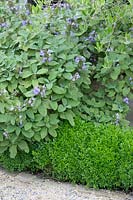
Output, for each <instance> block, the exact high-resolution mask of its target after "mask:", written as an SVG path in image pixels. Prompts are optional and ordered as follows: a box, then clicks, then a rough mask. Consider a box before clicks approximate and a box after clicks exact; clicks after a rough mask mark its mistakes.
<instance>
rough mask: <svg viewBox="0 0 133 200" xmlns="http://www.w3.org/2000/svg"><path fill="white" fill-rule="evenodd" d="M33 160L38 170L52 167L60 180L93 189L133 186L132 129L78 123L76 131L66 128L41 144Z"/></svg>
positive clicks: (67, 125)
mask: <svg viewBox="0 0 133 200" xmlns="http://www.w3.org/2000/svg"><path fill="white" fill-rule="evenodd" d="M48 152H49V161H48V159H47V157H48V155H47V154H48ZM33 157H34V162H35V163H37V164H36V166H37V165H38V167H37V168H38V169H41V170H43V171H44V173H45V170H46V169H48V168H49V170H51V174H52V176H53V177H55V178H57V179H59V180H63V181H71V182H74V183H82V184H87V186H89V187H93V188H108V189H124V190H128V189H131V188H132V187H133V130H128V129H127V130H123V129H120V128H119V127H115V126H113V125H108V126H104V125H99V126H98V125H94V124H91V123H86V122H83V121H81V120H77V122H76V125H75V127H73V128H72V127H70V125H69V124H65V125H63V126H62V127H61V128H60V129H59V132H58V137H57V138H56V139H55V140H54V141H53V142H50V143H48V144H46V143H45V144H43V143H42V144H41V145H40V147H38V148H37V149H36V150H34V151H33ZM45 158H46V159H45Z"/></svg>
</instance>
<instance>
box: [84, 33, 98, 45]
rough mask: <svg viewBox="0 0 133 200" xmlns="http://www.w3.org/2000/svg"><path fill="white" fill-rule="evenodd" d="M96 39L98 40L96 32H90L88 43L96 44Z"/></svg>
mask: <svg viewBox="0 0 133 200" xmlns="http://www.w3.org/2000/svg"><path fill="white" fill-rule="evenodd" d="M95 38H96V32H95V31H92V32H90V34H89V36H88V37H87V38H86V41H87V40H89V41H90V42H92V43H93V42H95Z"/></svg>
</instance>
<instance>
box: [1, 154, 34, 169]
mask: <svg viewBox="0 0 133 200" xmlns="http://www.w3.org/2000/svg"><path fill="white" fill-rule="evenodd" d="M32 159H33V157H32V154H30V153H29V154H27V153H25V152H23V153H22V152H18V154H17V155H16V157H15V159H14V158H10V157H9V153H8V152H5V153H4V154H2V155H0V166H1V167H3V168H4V169H7V170H9V171H20V172H21V171H24V170H28V169H29V170H30V171H32V168H33V165H32V164H31V162H32Z"/></svg>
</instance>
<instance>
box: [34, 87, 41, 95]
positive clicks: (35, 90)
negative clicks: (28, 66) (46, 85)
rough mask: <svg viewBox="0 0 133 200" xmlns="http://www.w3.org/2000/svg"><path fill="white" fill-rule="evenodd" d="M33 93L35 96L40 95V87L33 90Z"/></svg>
mask: <svg viewBox="0 0 133 200" xmlns="http://www.w3.org/2000/svg"><path fill="white" fill-rule="evenodd" d="M33 93H34V95H38V94H39V93H40V88H39V87H35V88H34V89H33Z"/></svg>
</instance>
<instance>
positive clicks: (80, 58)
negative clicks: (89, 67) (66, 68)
mask: <svg viewBox="0 0 133 200" xmlns="http://www.w3.org/2000/svg"><path fill="white" fill-rule="evenodd" d="M80 61H82V62H85V61H86V59H85V58H84V57H83V56H77V57H76V58H75V63H76V64H78V63H79V62H80Z"/></svg>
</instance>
